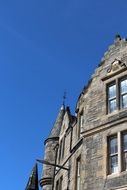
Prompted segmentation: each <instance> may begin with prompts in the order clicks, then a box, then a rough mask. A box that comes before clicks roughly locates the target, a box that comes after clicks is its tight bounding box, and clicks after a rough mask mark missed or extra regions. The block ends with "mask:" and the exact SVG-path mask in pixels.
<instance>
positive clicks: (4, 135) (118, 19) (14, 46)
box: [0, 0, 127, 190]
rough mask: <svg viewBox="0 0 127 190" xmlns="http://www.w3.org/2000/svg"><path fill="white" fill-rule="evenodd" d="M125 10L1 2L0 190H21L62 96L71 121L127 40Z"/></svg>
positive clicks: (81, 0)
mask: <svg viewBox="0 0 127 190" xmlns="http://www.w3.org/2000/svg"><path fill="white" fill-rule="evenodd" d="M126 10H127V1H126V0H104V1H102V0H38V1H35V0H22V1H21V0H19V1H17V0H11V1H10V0H0V151H1V154H0V168H1V174H0V186H1V187H0V189H3V190H4V189H6V190H10V189H11V190H23V189H25V186H26V183H27V180H28V177H29V175H30V172H31V169H32V167H33V165H34V163H35V160H36V158H41V157H42V156H43V153H44V146H43V141H44V140H45V139H46V138H47V136H48V133H49V131H50V129H51V127H52V125H53V123H54V120H55V118H56V115H57V113H58V110H59V108H60V106H61V104H62V96H63V93H64V91H65V90H66V91H67V101H66V104H67V105H69V106H70V107H71V110H72V112H73V113H74V109H75V105H76V101H77V98H78V96H79V93H80V92H81V90H82V88H83V87H84V85H85V84H87V81H88V80H89V79H90V76H91V74H92V73H93V72H94V69H95V68H96V66H97V65H98V64H99V63H100V60H101V57H102V56H103V54H104V52H105V51H106V50H107V48H108V46H109V45H110V44H112V43H113V40H114V36H115V35H116V34H117V33H120V34H121V36H122V37H127V11H126ZM40 170H41V166H39V171H40ZM39 178H40V173H39Z"/></svg>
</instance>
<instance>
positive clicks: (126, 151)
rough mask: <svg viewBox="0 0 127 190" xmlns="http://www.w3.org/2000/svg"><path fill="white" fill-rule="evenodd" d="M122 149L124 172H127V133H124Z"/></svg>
mask: <svg viewBox="0 0 127 190" xmlns="http://www.w3.org/2000/svg"><path fill="white" fill-rule="evenodd" d="M122 148H123V150H122V155H123V170H127V133H123V138H122Z"/></svg>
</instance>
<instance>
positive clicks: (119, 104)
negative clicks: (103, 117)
mask: <svg viewBox="0 0 127 190" xmlns="http://www.w3.org/2000/svg"><path fill="white" fill-rule="evenodd" d="M124 80H127V75H126V76H123V77H120V78H116V79H114V80H113V81H111V82H109V83H107V84H106V102H107V103H106V104H107V106H106V107H107V109H106V112H107V114H111V113H115V112H116V111H118V110H123V109H127V107H125V108H124V107H123V106H122V97H123V96H124V95H127V91H126V92H125V93H123V94H121V82H122V81H124ZM114 84H115V85H116V97H113V98H111V99H109V88H110V87H111V86H113V85H114ZM113 99H116V110H114V111H113V112H111V111H110V105H109V101H111V100H113Z"/></svg>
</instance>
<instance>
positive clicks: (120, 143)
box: [107, 129, 127, 175]
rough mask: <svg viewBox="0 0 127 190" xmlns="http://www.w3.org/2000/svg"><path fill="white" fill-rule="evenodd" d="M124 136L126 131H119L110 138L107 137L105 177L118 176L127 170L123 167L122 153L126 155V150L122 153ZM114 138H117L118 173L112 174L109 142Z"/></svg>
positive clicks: (126, 133)
mask: <svg viewBox="0 0 127 190" xmlns="http://www.w3.org/2000/svg"><path fill="white" fill-rule="evenodd" d="M124 135H127V129H126V130H123V131H119V132H117V133H115V134H112V135H111V136H107V175H114V174H119V173H121V172H125V171H126V172H127V168H125V167H124V166H125V165H124V152H126V153H127V149H126V150H125V151H124V142H123V139H124ZM113 137H116V138H117V153H118V171H117V172H114V173H112V172H111V166H110V153H109V149H110V146H109V141H110V139H111V138H113Z"/></svg>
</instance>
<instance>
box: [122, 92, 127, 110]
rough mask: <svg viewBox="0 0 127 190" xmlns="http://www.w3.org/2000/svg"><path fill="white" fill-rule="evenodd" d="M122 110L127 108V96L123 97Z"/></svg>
mask: <svg viewBox="0 0 127 190" xmlns="http://www.w3.org/2000/svg"><path fill="white" fill-rule="evenodd" d="M122 108H127V94H125V95H123V96H122Z"/></svg>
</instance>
